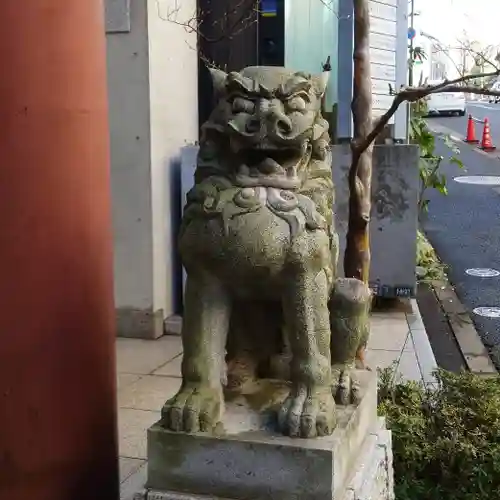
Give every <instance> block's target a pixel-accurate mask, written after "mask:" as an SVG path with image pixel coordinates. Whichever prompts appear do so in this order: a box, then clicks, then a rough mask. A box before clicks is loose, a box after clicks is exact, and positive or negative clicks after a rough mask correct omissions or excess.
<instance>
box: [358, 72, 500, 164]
mask: <svg viewBox="0 0 500 500" xmlns="http://www.w3.org/2000/svg"><path fill="white" fill-rule="evenodd" d="M489 76H500V69H499V70H497V71H492V72H490V73H480V74H477V75H465V76H461V77H460V78H455V79H453V80H445V81H444V82H442V83H440V84H437V85H423V86H420V87H403V88H401V90H400V91H399V92H398V93H396V95H395V96H394V100H393V101H392V104H391V107H390V108H389V109H388V110H387V111H386V112H385V113H384V114H383V115H382V116H381V117H380V118H379V119H378V120H377V122H376V123H375V125H374V126H373V128H372V130H371V131H370V133H369V134H368V135H367V136H366V138H365V139H364V140H362V141H359V142H356V141H353V145H352V148H353V153H354V152H355V153H356V156H358V157H359V155H361V154H362V153H363V152H364V151H366V149H368V148H369V147H370V146H371V144H372V143H373V142H374V141H375V139H376V138H377V136H378V135H379V134H380V132H382V130H383V129H384V127H385V126H386V125H387V124H388V123H389V120H390V119H391V118H392V117H393V116H394V114H395V113H396V111H397V110H398V108H399V106H400V105H401V104H402V103H403V102H405V101H407V102H415V101H418V100H419V99H423V98H424V97H426V96H428V95H430V94H436V93H441V92H443V93H445V92H446V93H448V92H461V93H469V94H478V95H491V96H500V91H499V90H491V89H485V88H478V87H470V86H465V85H460V83H464V82H467V81H470V80H474V79H476V78H484V77H489Z"/></svg>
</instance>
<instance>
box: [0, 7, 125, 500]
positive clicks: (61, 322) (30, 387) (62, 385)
mask: <svg viewBox="0 0 500 500" xmlns="http://www.w3.org/2000/svg"><path fill="white" fill-rule="evenodd" d="M0 60H1V61H2V71H1V75H0V500H29V499H33V500H35V499H36V500H116V499H117V498H118V473H117V457H116V455H117V438H116V410H115V372H114V370H115V359H114V357H115V355H114V339H115V331H114V307H113V287H112V240H111V230H110V186H109V184H110V183H109V159H108V156H109V151H108V148H109V145H108V120H107V96H106V64H105V35H104V23H103V3H102V0H30V1H29V2H22V1H20V0H1V1H0Z"/></svg>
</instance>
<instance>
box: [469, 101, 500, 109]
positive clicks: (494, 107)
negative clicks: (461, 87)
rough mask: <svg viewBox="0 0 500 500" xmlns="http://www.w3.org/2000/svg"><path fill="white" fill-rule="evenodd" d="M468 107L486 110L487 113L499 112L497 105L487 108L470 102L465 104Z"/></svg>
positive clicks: (484, 105)
mask: <svg viewBox="0 0 500 500" xmlns="http://www.w3.org/2000/svg"><path fill="white" fill-rule="evenodd" d="M467 105H468V106H471V107H476V108H483V109H487V110H488V111H500V106H498V105H496V106H495V105H493V104H492V105H491V106H488V105H487V104H479V103H476V102H474V103H472V102H469V103H468V104H467Z"/></svg>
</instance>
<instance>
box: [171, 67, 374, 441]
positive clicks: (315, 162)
mask: <svg viewBox="0 0 500 500" xmlns="http://www.w3.org/2000/svg"><path fill="white" fill-rule="evenodd" d="M211 71H212V76H213V81H214V89H215V92H216V94H217V99H218V104H217V106H216V108H215V109H214V111H213V112H212V114H211V116H210V119H209V120H208V122H207V123H205V124H204V126H203V129H202V139H201V143H200V151H199V157H198V164H197V170H196V174H195V186H194V187H193V189H192V190H191V191H190V192H189V193H188V196H187V204H186V207H185V212H184V218H183V221H182V226H181V231H180V240H179V245H180V253H181V257H182V260H183V263H184V266H185V268H186V271H187V283H186V294H185V309H184V321H183V329H182V337H183V349H184V358H183V362H182V378H183V383H182V387H181V389H180V391H179V392H178V394H177V395H176V396H175V397H174V398H172V399H171V400H169V401H167V403H166V404H165V406H164V408H163V410H162V422H163V425H164V426H166V427H167V428H169V429H171V430H173V431H184V432H197V431H211V430H212V429H214V427H215V426H216V425H217V424H218V423H219V422H220V420H221V417H222V412H223V408H224V389H225V390H226V391H241V390H244V388H245V386H247V385H248V384H251V383H252V382H253V381H254V380H256V379H259V378H271V379H276V378H281V379H287V380H288V381H289V387H290V390H289V394H288V396H287V397H286V398H284V399H283V398H282V400H281V401H279V402H278V408H277V416H278V418H277V422H278V427H279V430H280V431H281V432H283V433H284V434H288V435H290V436H297V437H314V436H323V435H328V434H330V433H331V432H332V431H333V428H334V425H335V398H336V397H337V400H338V401H339V402H341V403H344V404H347V403H351V402H355V401H356V399H357V398H358V397H359V394H358V386H357V384H356V383H355V377H353V376H352V375H353V374H354V370H353V368H354V361H355V354H356V351H357V350H358V349H359V347H360V346H361V345H362V344H363V343H366V340H367V335H368V326H367V318H368V312H369V311H368V309H369V303H370V300H369V298H370V292H369V290H368V288H367V287H365V286H364V285H363V284H362V283H361V282H359V281H357V280H346V279H336V276H335V271H336V263H337V258H338V238H337V234H336V232H335V227H334V220H333V201H334V200H333V182H332V175H331V151H330V144H329V136H328V123H327V122H326V121H325V120H324V119H323V118H322V116H321V100H322V97H323V95H324V93H325V89H326V85H327V73H324V74H320V75H317V76H311V75H308V74H304V73H295V72H291V71H289V70H287V69H285V68H277V67H249V68H245V69H244V70H242V71H241V72H240V73H236V72H233V73H229V74H226V73H224V72H222V71H219V70H211ZM329 309H330V310H331V313H330V311H329ZM332 330H333V335H331V331H332ZM332 367H333V369H332Z"/></svg>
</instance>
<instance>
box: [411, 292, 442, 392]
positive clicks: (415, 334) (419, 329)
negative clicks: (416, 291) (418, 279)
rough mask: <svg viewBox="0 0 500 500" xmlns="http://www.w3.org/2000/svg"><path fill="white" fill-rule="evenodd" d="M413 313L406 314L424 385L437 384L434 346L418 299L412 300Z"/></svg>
mask: <svg viewBox="0 0 500 500" xmlns="http://www.w3.org/2000/svg"><path fill="white" fill-rule="evenodd" d="M410 304H411V309H412V311H411V313H406V321H407V323H408V328H409V330H410V336H411V339H412V341H413V348H414V350H415V357H416V358H417V364H418V368H419V370H420V375H421V377H422V380H423V382H424V384H426V385H428V384H433V383H435V382H436V378H435V377H434V372H435V371H436V370H437V369H438V364H437V362H436V358H435V356H434V352H433V351H432V346H431V343H430V340H429V337H428V335H427V331H426V329H425V325H424V322H423V320H422V315H421V314H420V308H419V307H418V303H417V300H416V299H411V300H410Z"/></svg>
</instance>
